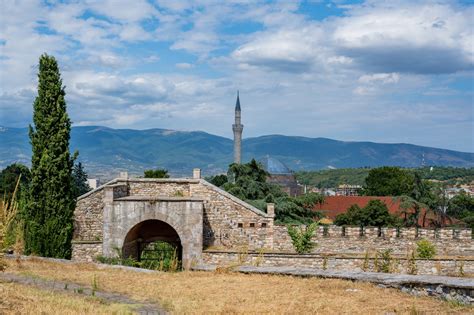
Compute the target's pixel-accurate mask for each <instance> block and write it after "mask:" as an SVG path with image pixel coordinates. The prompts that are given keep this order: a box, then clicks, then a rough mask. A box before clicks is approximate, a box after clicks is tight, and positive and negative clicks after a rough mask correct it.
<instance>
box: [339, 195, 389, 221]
mask: <svg viewBox="0 0 474 315" xmlns="http://www.w3.org/2000/svg"><path fill="white" fill-rule="evenodd" d="M334 223H335V224H337V225H357V226H379V227H382V226H391V225H395V224H396V223H397V219H396V218H395V217H394V216H393V215H391V214H390V212H389V211H388V208H387V205H386V204H385V203H383V202H382V201H381V200H377V199H374V200H370V201H369V202H368V203H367V205H366V206H365V207H364V208H360V207H359V206H358V205H352V206H350V207H349V209H348V210H347V212H346V213H342V214H339V215H338V216H336V219H335V220H334Z"/></svg>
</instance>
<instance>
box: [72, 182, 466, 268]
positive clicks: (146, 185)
mask: <svg viewBox="0 0 474 315" xmlns="http://www.w3.org/2000/svg"><path fill="white" fill-rule="evenodd" d="M107 190H108V191H111V192H112V193H111V194H112V195H113V197H110V202H112V203H115V204H117V205H119V204H124V203H127V202H131V201H124V200H123V198H124V197H125V198H130V197H133V196H138V197H140V198H145V197H149V198H150V200H147V199H146V198H145V199H144V200H143V201H140V202H141V203H143V204H144V205H147V204H149V203H153V202H157V201H159V200H160V199H163V200H168V199H170V198H172V199H176V200H180V199H183V200H189V199H190V198H195V199H196V198H198V199H199V200H202V201H200V202H202V212H203V213H202V218H203V229H202V242H203V244H202V247H203V250H204V252H203V253H202V259H203V262H208V263H213V264H228V263H232V262H235V261H234V258H235V257H242V253H243V252H246V253H247V257H248V259H249V261H248V262H249V263H250V262H252V261H253V260H255V259H257V257H260V258H262V255H263V256H265V257H266V258H265V259H263V264H264V265H268V266H273V265H282V264H283V265H284V264H287V265H294V266H299V265H300V266H313V267H314V266H317V265H318V266H319V265H322V264H323V262H324V261H326V264H329V266H332V267H334V268H336V269H337V268H349V269H353V268H354V266H355V265H360V263H359V262H356V260H357V259H359V260H360V259H362V257H363V256H364V255H366V254H367V253H370V254H371V255H372V254H373V253H375V252H376V251H378V250H384V249H392V254H393V255H394V257H398V258H399V259H400V260H403V259H405V258H404V257H406V256H407V254H408V253H409V252H411V251H412V250H413V249H414V248H415V247H416V242H417V241H418V240H420V239H422V238H425V239H428V240H430V241H431V242H432V243H433V244H434V245H435V246H436V249H437V254H438V257H442V258H443V259H444V260H439V261H438V262H437V263H436V264H437V265H436V266H438V267H437V270H438V269H439V270H441V271H442V270H445V271H444V273H445V274H446V273H447V272H448V271H446V270H448V269H449V270H451V269H453V268H459V263H460V261H462V268H464V270H466V272H471V271H472V273H473V274H474V240H473V234H472V231H471V230H470V229H453V228H443V229H437V230H433V229H421V228H420V229H416V228H400V229H398V230H397V229H395V228H381V229H379V228H372V227H368V228H364V229H361V228H359V227H338V226H326V227H324V226H319V227H318V229H317V231H316V233H315V235H314V237H313V241H314V242H315V243H316V244H317V246H316V247H315V248H314V250H313V252H312V253H311V254H309V255H296V254H295V252H294V249H293V245H292V243H291V239H290V237H289V235H288V232H287V228H286V226H281V225H274V208H273V207H272V205H269V209H268V210H267V212H268V213H265V212H262V211H260V210H258V209H256V208H254V207H253V206H251V205H249V204H247V203H245V202H243V201H241V200H239V199H237V198H236V197H234V196H232V195H230V194H228V193H227V192H225V191H222V190H221V189H219V188H217V187H215V186H213V185H212V184H210V183H208V182H206V181H205V180H202V179H200V174H196V176H195V178H192V179H129V178H122V179H115V180H113V181H111V182H109V183H107V184H105V185H103V186H101V187H99V188H97V189H95V190H93V191H91V192H89V193H87V194H86V195H84V196H81V197H80V198H79V200H78V202H77V206H76V210H75V217H74V218H75V223H74V236H73V257H72V258H73V259H75V260H80V261H93V260H94V259H95V257H97V256H99V255H103V254H104V250H103V249H104V244H105V243H106V242H105V241H107V240H104V208H105V206H106V202H105V201H104V200H106V191H107ZM134 202H135V203H137V201H136V200H135V201H134ZM140 202H139V203H140ZM106 220H108V219H107V218H106ZM106 238H107V236H106ZM183 241H186V240H182V242H183ZM118 245H120V246H122V245H123V244H118ZM252 257H253V258H252ZM324 257H326V258H324ZM328 259H329V260H328ZM344 259H345V260H344ZM419 264H420V266H425V265H426V266H427V267H426V268H422V269H426V270H428V271H430V272H431V273H433V270H434V269H433V268H434V267H433V266H434V265H433V264H435V262H432V263H427V262H421V261H420V262H419ZM430 264H431V265H430ZM428 265H429V266H428ZM432 265H433V266H432ZM448 265H449V266H450V267H449V268H448V267H442V266H448ZM443 268H444V269H443ZM450 268H451V269H450ZM400 269H401V272H403V268H400ZM428 271H426V272H428ZM451 271H452V270H451ZM451 271H450V272H451Z"/></svg>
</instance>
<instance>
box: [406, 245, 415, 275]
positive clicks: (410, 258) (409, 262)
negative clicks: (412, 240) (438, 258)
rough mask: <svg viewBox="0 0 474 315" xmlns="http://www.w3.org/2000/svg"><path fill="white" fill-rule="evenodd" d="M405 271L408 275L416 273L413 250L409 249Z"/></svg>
mask: <svg viewBox="0 0 474 315" xmlns="http://www.w3.org/2000/svg"><path fill="white" fill-rule="evenodd" d="M407 272H408V274H410V275H416V273H417V272H418V268H417V267H416V257H415V251H414V250H412V251H411V255H409V256H408V257H407Z"/></svg>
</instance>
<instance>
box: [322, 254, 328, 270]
mask: <svg viewBox="0 0 474 315" xmlns="http://www.w3.org/2000/svg"><path fill="white" fill-rule="evenodd" d="M326 269H328V256H326V255H325V256H323V270H326Z"/></svg>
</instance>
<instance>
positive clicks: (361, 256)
mask: <svg viewBox="0 0 474 315" xmlns="http://www.w3.org/2000/svg"><path fill="white" fill-rule="evenodd" d="M202 253H203V254H226V255H228V254H235V255H238V254H242V251H238V250H215V249H206V250H203V252H202ZM245 254H248V255H252V256H254V255H255V256H259V255H260V256H264V257H281V258H324V257H328V258H329V257H330V258H333V259H365V255H364V254H340V253H307V254H297V253H292V252H274V251H264V252H258V251H247V252H245ZM392 257H393V258H396V259H401V260H406V259H407V257H406V255H397V254H393V255H392ZM368 259H373V257H369V258H368ZM415 260H420V261H423V260H434V261H445V260H463V261H474V256H436V257H434V258H432V259H424V258H415Z"/></svg>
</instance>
